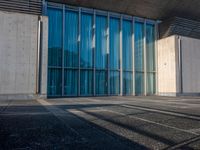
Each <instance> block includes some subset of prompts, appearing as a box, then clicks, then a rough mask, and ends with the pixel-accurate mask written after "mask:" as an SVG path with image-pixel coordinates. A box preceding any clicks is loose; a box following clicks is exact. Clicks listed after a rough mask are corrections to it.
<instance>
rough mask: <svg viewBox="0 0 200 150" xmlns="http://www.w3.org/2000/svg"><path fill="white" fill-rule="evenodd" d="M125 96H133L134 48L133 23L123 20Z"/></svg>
mask: <svg viewBox="0 0 200 150" xmlns="http://www.w3.org/2000/svg"><path fill="white" fill-rule="evenodd" d="M122 26H123V32H122V39H123V50H122V55H123V58H122V60H123V94H124V95H132V94H133V48H132V29H133V26H132V21H129V20H123V24H122Z"/></svg>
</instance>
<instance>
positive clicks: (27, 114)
mask: <svg viewBox="0 0 200 150" xmlns="http://www.w3.org/2000/svg"><path fill="white" fill-rule="evenodd" d="M0 149H1V150H4V149H5V150H9V149H17V150H26V149H27V150H29V149H34V150H35V149H48V150H50V149H59V150H60V149H61V150H62V149H73V150H74V149H81V150H84V149H100V150H102V149H109V150H112V149H113V150H118V149H119V150H125V149H132V150H136V149H186V150H187V149H188V150H190V149H200V99H199V98H195V97H179V98H174V97H172V98H168V97H89V98H64V99H48V100H43V99H38V100H13V101H0Z"/></svg>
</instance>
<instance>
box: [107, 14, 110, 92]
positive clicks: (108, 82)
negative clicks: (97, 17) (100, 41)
mask: <svg viewBox="0 0 200 150" xmlns="http://www.w3.org/2000/svg"><path fill="white" fill-rule="evenodd" d="M109 33H110V14H109V13H108V16H107V54H108V55H107V60H108V61H107V71H108V73H107V88H108V95H110V59H109V58H110V34H109Z"/></svg>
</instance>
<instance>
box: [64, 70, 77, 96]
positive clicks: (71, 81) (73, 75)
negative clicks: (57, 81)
mask: <svg viewBox="0 0 200 150" xmlns="http://www.w3.org/2000/svg"><path fill="white" fill-rule="evenodd" d="M64 78H65V80H64V94H65V95H67V96H77V95H78V70H72V69H67V70H65V74H64Z"/></svg>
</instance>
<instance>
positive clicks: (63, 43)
mask: <svg viewBox="0 0 200 150" xmlns="http://www.w3.org/2000/svg"><path fill="white" fill-rule="evenodd" d="M62 10H63V12H62V13H63V19H62V24H63V30H62V96H64V71H65V70H64V49H65V5H63V7H62Z"/></svg>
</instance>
